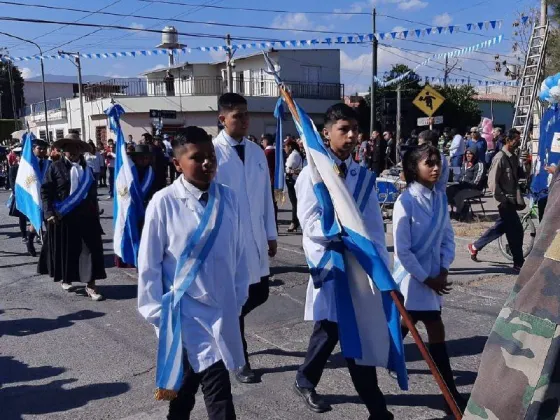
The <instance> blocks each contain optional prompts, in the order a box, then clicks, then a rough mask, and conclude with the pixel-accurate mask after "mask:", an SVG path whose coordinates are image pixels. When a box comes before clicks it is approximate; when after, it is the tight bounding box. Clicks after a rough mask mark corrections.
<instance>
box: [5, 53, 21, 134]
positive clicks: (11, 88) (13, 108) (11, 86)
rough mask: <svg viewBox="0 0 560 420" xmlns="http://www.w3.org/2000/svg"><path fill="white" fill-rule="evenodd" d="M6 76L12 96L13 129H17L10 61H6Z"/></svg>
mask: <svg viewBox="0 0 560 420" xmlns="http://www.w3.org/2000/svg"><path fill="white" fill-rule="evenodd" d="M8 77H9V79H10V94H11V96H12V113H13V118H14V131H17V130H18V129H19V127H18V123H17V121H18V120H17V114H16V95H15V92H14V78H13V76H12V62H11V61H8Z"/></svg>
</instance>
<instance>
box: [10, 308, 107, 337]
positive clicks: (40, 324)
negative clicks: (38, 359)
mask: <svg viewBox="0 0 560 420" xmlns="http://www.w3.org/2000/svg"><path fill="white" fill-rule="evenodd" d="M104 315H105V314H104V313H102V312H94V311H89V310H83V311H78V312H74V313H71V314H67V315H61V316H59V317H58V318H55V319H46V318H23V319H11V320H7V321H0V337H2V336H3V335H11V336H14V337H25V336H27V335H32V334H39V333H42V332H46V331H53V330H57V329H60V328H67V327H70V326H72V325H74V323H75V322H76V321H83V320H87V319H94V318H99V317H102V316H104Z"/></svg>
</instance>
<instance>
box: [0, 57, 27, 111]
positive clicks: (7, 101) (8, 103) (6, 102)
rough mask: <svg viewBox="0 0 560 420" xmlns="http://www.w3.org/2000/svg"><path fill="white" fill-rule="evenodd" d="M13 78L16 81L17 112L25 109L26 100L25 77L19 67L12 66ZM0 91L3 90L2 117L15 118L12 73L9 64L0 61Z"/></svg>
mask: <svg viewBox="0 0 560 420" xmlns="http://www.w3.org/2000/svg"><path fill="white" fill-rule="evenodd" d="M12 80H13V83H14V95H15V97H16V114H17V113H18V112H19V111H21V110H23V107H24V106H25V100H24V98H23V83H24V82H23V77H22V76H21V72H20V71H19V69H18V68H17V67H15V66H14V67H12ZM0 92H2V104H1V106H2V118H7V119H13V118H14V113H13V107H12V94H11V90H10V75H9V73H8V64H7V63H4V62H0Z"/></svg>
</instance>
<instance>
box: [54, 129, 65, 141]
mask: <svg viewBox="0 0 560 420" xmlns="http://www.w3.org/2000/svg"><path fill="white" fill-rule="evenodd" d="M55 133H56V139H57V140H61V139H63V138H64V130H56V131H55Z"/></svg>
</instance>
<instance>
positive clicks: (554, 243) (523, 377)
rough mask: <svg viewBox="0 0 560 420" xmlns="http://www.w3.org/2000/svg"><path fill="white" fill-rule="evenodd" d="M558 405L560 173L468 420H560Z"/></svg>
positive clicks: (495, 333)
mask: <svg viewBox="0 0 560 420" xmlns="http://www.w3.org/2000/svg"><path fill="white" fill-rule="evenodd" d="M559 169H560V167H559ZM559 406H560V171H559V170H557V171H556V173H555V175H554V183H553V185H552V188H551V191H550V195H549V197H548V205H547V208H546V213H545V216H544V218H543V221H542V222H541V225H540V227H539V229H538V232H537V238H536V240H535V246H534V248H533V251H532V252H531V254H530V255H529V257H528V258H527V261H526V262H525V265H524V266H523V270H522V271H521V273H520V275H519V277H518V279H517V281H516V283H515V286H514V288H513V290H512V292H511V295H510V296H509V298H508V299H507V301H506V303H505V305H504V307H503V308H502V311H501V312H500V314H499V316H498V319H497V320H496V323H495V324H494V327H493V329H492V332H491V333H490V335H489V336H488V341H487V343H486V347H485V348H484V353H483V354H482V360H481V363H480V368H479V371H478V378H477V379H476V382H475V384H474V388H473V391H472V394H471V399H470V400H469V403H468V406H467V410H466V412H465V415H464V417H463V418H464V419H469V420H475V419H476V420H478V419H485V420H520V419H527V420H529V419H535V420H536V419H543V420H546V419H551V420H552V419H556V420H560V409H559Z"/></svg>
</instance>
